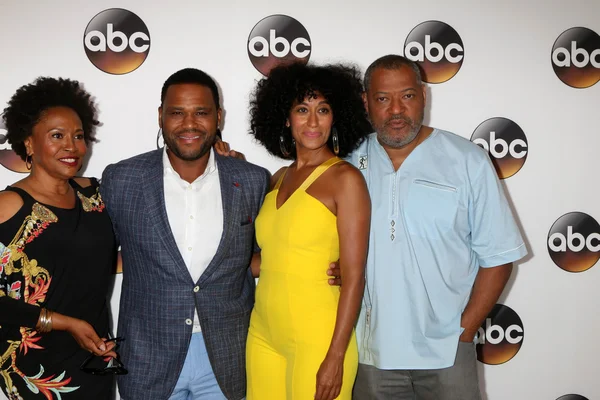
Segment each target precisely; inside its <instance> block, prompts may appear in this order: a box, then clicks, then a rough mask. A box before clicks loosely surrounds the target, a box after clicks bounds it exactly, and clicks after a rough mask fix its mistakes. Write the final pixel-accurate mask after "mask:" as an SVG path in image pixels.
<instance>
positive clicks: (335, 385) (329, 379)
mask: <svg viewBox="0 0 600 400" xmlns="http://www.w3.org/2000/svg"><path fill="white" fill-rule="evenodd" d="M343 375H344V354H342V355H341V356H331V355H329V354H328V355H327V356H326V357H325V360H323V362H322V363H321V366H320V367H319V372H317V393H316V394H315V400H333V399H335V398H336V397H338V396H339V395H340V392H341V390H342V378H343Z"/></svg>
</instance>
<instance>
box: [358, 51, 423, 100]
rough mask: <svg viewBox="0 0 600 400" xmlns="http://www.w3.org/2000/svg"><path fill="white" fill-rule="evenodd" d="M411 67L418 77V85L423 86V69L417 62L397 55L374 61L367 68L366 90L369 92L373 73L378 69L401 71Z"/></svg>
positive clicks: (389, 55)
mask: <svg viewBox="0 0 600 400" xmlns="http://www.w3.org/2000/svg"><path fill="white" fill-rule="evenodd" d="M404 66H406V67H409V68H410V69H412V70H413V71H414V73H415V76H416V77H417V83H418V84H419V85H421V84H422V83H423V78H422V74H421V68H419V66H418V65H417V63H416V62H414V61H411V60H409V59H408V58H406V57H403V56H399V55H397V54H388V55H387V56H383V57H379V58H378V59H377V60H375V61H373V62H372V63H371V65H369V67H368V68H367V72H365V81H364V83H365V90H366V91H368V90H369V87H370V86H371V76H372V75H373V71H375V70H376V69H378V68H382V69H392V70H393V69H400V68H402V67H404Z"/></svg>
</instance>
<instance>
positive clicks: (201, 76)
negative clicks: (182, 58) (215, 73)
mask: <svg viewBox="0 0 600 400" xmlns="http://www.w3.org/2000/svg"><path fill="white" fill-rule="evenodd" d="M185 83H195V84H197V85H202V86H206V87H207V88H209V89H210V91H211V92H212V95H213V100H214V102H215V105H216V106H217V109H219V108H221V103H220V101H219V100H220V99H219V89H218V88H217V84H216V82H215V81H214V79H213V78H211V77H210V76H209V75H208V74H207V73H206V72H204V71H200V70H199V69H196V68H184V69H182V70H179V71H177V72H175V73H174V74H173V75H171V76H170V77H168V78H167V80H166V81H165V83H164V84H163V87H162V90H161V92H160V104H161V106H162V104H163V102H164V101H165V96H166V95H167V90H168V89H169V86H171V85H179V84H185Z"/></svg>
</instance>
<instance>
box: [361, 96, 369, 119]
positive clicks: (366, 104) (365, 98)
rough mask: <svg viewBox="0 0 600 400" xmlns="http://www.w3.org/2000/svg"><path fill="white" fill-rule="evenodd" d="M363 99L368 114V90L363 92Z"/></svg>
mask: <svg viewBox="0 0 600 400" xmlns="http://www.w3.org/2000/svg"><path fill="white" fill-rule="evenodd" d="M362 101H363V104H364V106H365V110H366V111H367V114H368V113H369V102H368V101H367V92H362Z"/></svg>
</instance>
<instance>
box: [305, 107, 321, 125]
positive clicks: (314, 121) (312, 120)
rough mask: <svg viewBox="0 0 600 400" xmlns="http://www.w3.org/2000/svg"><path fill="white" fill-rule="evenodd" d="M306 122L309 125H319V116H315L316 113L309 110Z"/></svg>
mask: <svg viewBox="0 0 600 400" xmlns="http://www.w3.org/2000/svg"><path fill="white" fill-rule="evenodd" d="M307 124H308V126H310V127H317V126H319V117H317V113H316V112H312V111H310V112H309V113H308V121H307Z"/></svg>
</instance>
